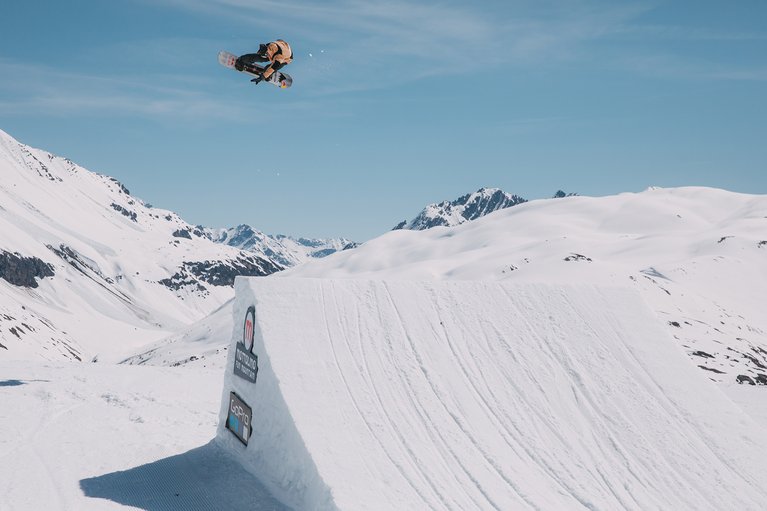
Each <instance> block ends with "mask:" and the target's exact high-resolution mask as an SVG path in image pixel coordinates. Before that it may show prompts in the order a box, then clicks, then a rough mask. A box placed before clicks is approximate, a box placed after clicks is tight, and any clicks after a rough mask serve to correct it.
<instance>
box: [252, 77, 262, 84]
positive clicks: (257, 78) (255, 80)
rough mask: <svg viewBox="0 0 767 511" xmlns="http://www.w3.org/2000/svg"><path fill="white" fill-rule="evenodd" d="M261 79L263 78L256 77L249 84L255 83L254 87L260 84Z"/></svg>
mask: <svg viewBox="0 0 767 511" xmlns="http://www.w3.org/2000/svg"><path fill="white" fill-rule="evenodd" d="M263 79H264V77H263V76H257V77H255V78H253V79H252V80H251V82H253V83H255V84H256V85H258V84H259V83H261V80H263Z"/></svg>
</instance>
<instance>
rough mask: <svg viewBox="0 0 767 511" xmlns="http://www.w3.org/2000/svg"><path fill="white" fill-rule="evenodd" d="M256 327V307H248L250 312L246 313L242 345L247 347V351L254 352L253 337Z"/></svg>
mask: <svg viewBox="0 0 767 511" xmlns="http://www.w3.org/2000/svg"><path fill="white" fill-rule="evenodd" d="M255 325H256V308H255V307H254V306H252V305H251V306H250V307H248V312H246V313H245V323H243V325H242V344H244V345H245V349H246V350H248V351H250V352H252V351H253V336H254V334H255V330H254V329H255Z"/></svg>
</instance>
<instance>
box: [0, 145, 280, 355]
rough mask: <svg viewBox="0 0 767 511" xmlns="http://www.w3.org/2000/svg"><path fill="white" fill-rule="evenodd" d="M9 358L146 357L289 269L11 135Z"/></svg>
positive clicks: (3, 162)
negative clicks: (142, 353)
mask: <svg viewBox="0 0 767 511" xmlns="http://www.w3.org/2000/svg"><path fill="white" fill-rule="evenodd" d="M0 233H2V235H1V236H0V357H1V358H5V359H7V358H38V357H42V358H45V359H49V360H56V359H60V358H62V357H64V358H71V359H77V360H90V359H93V358H95V357H98V356H99V354H103V355H104V356H111V355H114V356H119V355H118V354H119V353H123V352H124V353H131V352H135V350H136V348H137V347H138V346H142V345H144V344H146V343H148V342H151V341H153V340H156V339H159V338H163V337H165V336H167V335H169V334H170V333H172V332H175V331H176V330H178V329H179V328H181V327H183V326H185V325H188V324H189V323H192V322H194V321H196V320H199V319H200V318H203V317H205V316H207V315H208V314H209V313H210V312H211V311H212V310H214V309H215V308H217V307H218V306H220V305H221V304H222V303H224V302H225V301H226V300H228V299H230V298H231V297H232V293H233V291H232V288H231V286H232V283H233V281H234V277H235V276H236V275H254V276H255V275H268V274H271V273H274V272H276V271H279V270H282V269H283V265H281V264H280V263H278V262H276V261H274V260H272V259H270V258H269V257H266V256H263V255H259V254H254V253H251V252H247V251H243V250H239V249H236V248H233V247H230V246H227V245H222V244H219V243H214V242H213V241H211V240H210V239H208V237H207V236H206V235H205V233H204V232H203V231H202V230H201V229H200V228H198V227H194V226H192V225H190V224H188V223H187V222H185V221H184V220H182V219H181V218H179V216H178V215H176V214H175V213H173V212H171V211H166V210H162V209H156V208H153V207H151V206H149V205H147V204H145V203H144V202H143V201H141V200H140V199H138V198H136V197H133V196H131V194H130V192H129V191H128V189H127V188H125V187H124V186H123V185H122V184H120V183H119V182H117V181H116V180H115V179H113V178H110V177H107V176H103V175H99V174H95V173H93V172H90V171H88V170H86V169H84V168H82V167H80V166H79V165H77V164H75V163H73V162H72V161H70V160H68V159H66V158H61V157H58V156H54V155H52V154H49V153H47V152H45V151H42V150H38V149H33V148H31V147H28V146H26V145H24V144H21V143H19V142H17V141H16V140H14V139H13V138H12V137H11V136H9V135H8V134H6V133H4V132H2V131H0Z"/></svg>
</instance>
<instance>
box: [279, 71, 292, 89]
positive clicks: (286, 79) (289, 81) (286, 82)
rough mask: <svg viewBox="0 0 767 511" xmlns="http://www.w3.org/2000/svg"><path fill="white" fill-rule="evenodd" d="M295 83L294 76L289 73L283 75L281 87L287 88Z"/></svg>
mask: <svg viewBox="0 0 767 511" xmlns="http://www.w3.org/2000/svg"><path fill="white" fill-rule="evenodd" d="M291 85H293V78H291V77H290V76H289V75H285V74H284V75H282V80H281V81H280V88H281V89H287V88H288V87H290V86H291Z"/></svg>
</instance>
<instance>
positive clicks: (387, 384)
mask: <svg viewBox="0 0 767 511" xmlns="http://www.w3.org/2000/svg"><path fill="white" fill-rule="evenodd" d="M236 292H237V299H236V302H235V307H234V316H235V323H236V326H235V328H234V332H233V341H232V342H233V343H236V342H237V341H238V340H239V339H241V337H242V330H241V327H242V321H243V320H244V318H245V314H246V310H247V308H248V307H249V306H251V305H255V307H256V329H255V331H256V334H255V344H254V348H253V351H254V353H255V354H257V355H258V357H259V372H258V381H257V383H256V384H255V385H253V384H251V383H249V382H248V381H246V380H245V379H243V378H240V377H238V376H235V375H234V374H233V372H232V367H233V362H234V360H233V352H234V351H235V350H234V349H233V347H234V344H232V345H231V346H230V349H229V357H230V358H229V365H228V366H227V373H226V378H225V386H224V392H223V399H222V409H221V415H220V420H221V423H220V425H219V430H218V436H217V440H218V443H219V444H220V445H221V446H222V447H224V448H225V449H226V450H228V451H229V452H231V453H232V454H233V455H234V456H235V458H236V459H238V460H239V461H240V462H241V463H242V464H243V466H245V467H246V468H247V469H248V470H249V471H251V472H252V473H254V474H256V475H257V476H258V477H259V478H260V480H261V481H262V482H263V483H264V485H265V486H266V487H267V488H269V489H270V491H271V492H272V493H273V494H274V495H275V496H277V497H278V498H280V499H281V500H283V501H284V502H285V503H286V504H288V505H291V506H293V507H295V508H296V509H301V510H337V509H343V510H355V511H357V510H379V509H380V510H387V511H389V510H392V509H397V510H425V509H434V510H437V509H439V510H442V509H455V510H471V509H483V510H484V509H487V510H493V509H495V510H509V509H515V510H516V509H546V510H569V509H573V510H581V509H592V510H618V509H635V510H648V509H674V510H721V509H748V510H758V509H764V503H765V502H767V474H765V472H764V471H763V470H760V469H759V467H761V466H762V463H763V461H764V459H765V457H766V456H767V436H766V434H765V430H764V429H762V428H761V427H760V426H757V425H756V424H755V423H754V422H753V421H752V420H751V419H750V418H749V417H747V416H746V415H744V413H743V412H742V411H741V410H740V409H739V408H737V407H736V406H735V405H734V404H733V403H732V402H730V401H729V400H728V399H726V398H725V397H724V395H723V394H721V393H720V391H719V390H718V388H717V387H716V386H714V385H713V384H711V383H710V382H709V381H708V380H707V379H706V378H705V377H704V374H703V373H701V372H700V371H698V370H697V369H695V368H694V366H692V365H691V364H690V363H689V360H688V359H687V358H686V357H685V355H684V353H683V352H682V350H681V349H680V348H679V347H678V345H677V344H676V343H675V342H674V340H673V339H672V338H671V336H670V335H669V334H668V332H666V331H665V330H664V329H663V328H662V327H661V326H660V324H659V323H658V321H657V318H656V316H655V315H654V314H653V313H652V312H651V311H650V310H649V309H648V308H647V306H646V305H645V304H644V303H643V301H642V300H641V299H640V298H639V295H638V294H637V293H636V292H635V291H633V290H630V289H618V288H606V287H596V286H586V285H580V286H574V287H572V286H557V285H540V284H513V283H510V282H502V283H498V282H428V283H417V282H407V281H399V282H397V281H388V282H385V281H362V280H314V279H283V278H267V279H244V278H240V279H238V280H237V283H236ZM230 391H234V392H236V393H237V394H238V395H239V396H240V397H241V398H243V399H244V400H245V401H246V402H247V403H248V404H249V405H250V406H251V407H253V426H252V427H253V436H252V437H251V438H250V441H249V444H248V446H247V447H245V446H244V445H243V444H242V443H240V442H239V440H238V439H236V438H235V436H234V435H233V434H232V433H230V432H229V431H228V430H226V429H225V426H224V422H225V421H224V419H225V418H226V414H227V405H228V403H229V393H230Z"/></svg>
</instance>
